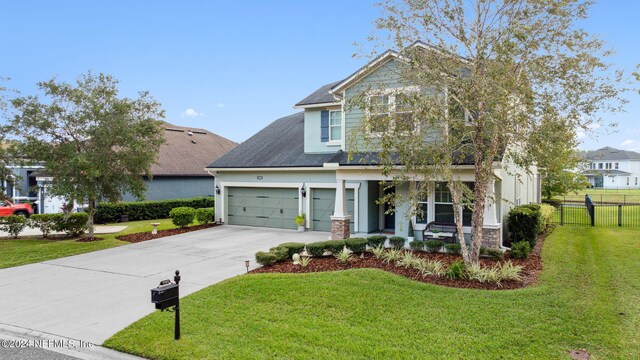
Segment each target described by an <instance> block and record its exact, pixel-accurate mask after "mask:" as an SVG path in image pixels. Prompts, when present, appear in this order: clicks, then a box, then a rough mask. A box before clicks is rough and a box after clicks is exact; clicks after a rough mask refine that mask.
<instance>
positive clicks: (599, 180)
mask: <svg viewBox="0 0 640 360" xmlns="http://www.w3.org/2000/svg"><path fill="white" fill-rule="evenodd" d="M595 183H596V184H595V187H597V188H601V187H604V178H603V177H602V176H596V177H595Z"/></svg>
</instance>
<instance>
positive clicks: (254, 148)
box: [208, 112, 335, 168]
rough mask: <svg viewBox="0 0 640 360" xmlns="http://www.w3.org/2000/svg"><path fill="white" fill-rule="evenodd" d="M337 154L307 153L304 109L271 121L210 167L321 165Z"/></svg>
mask: <svg viewBox="0 0 640 360" xmlns="http://www.w3.org/2000/svg"><path fill="white" fill-rule="evenodd" d="M334 155H335V154H334V153H328V154H305V153H304V112H299V113H296V114H293V115H289V116H285V117H283V118H280V119H278V120H276V121H274V122H272V123H271V124H269V125H268V126H267V127H265V128H264V129H262V130H260V131H259V132H258V133H257V134H255V135H253V136H252V137H250V138H249V139H248V140H247V141H245V142H243V143H242V144H240V145H238V146H237V147H236V148H235V149H233V150H231V151H230V152H228V153H227V154H226V155H224V156H222V157H221V158H220V159H218V160H216V161H215V162H213V163H212V164H211V165H209V166H208V167H209V168H273V167H322V165H323V164H324V163H325V162H329V160H330V159H331V158H332V157H333V156H334Z"/></svg>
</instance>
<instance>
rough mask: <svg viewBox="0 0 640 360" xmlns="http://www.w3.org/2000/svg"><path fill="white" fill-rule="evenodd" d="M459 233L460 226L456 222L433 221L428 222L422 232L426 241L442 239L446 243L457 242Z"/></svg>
mask: <svg viewBox="0 0 640 360" xmlns="http://www.w3.org/2000/svg"><path fill="white" fill-rule="evenodd" d="M457 235H458V227H457V226H456V224H455V223H449V222H439V221H432V222H430V223H428V224H427V227H425V228H424V230H423V232H422V239H423V240H424V241H429V240H440V241H444V242H445V243H455V242H456V237H457Z"/></svg>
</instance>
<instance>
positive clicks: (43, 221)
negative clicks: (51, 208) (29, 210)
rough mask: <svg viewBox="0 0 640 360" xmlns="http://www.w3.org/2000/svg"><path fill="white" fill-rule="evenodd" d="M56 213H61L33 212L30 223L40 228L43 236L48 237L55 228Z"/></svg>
mask: <svg viewBox="0 0 640 360" xmlns="http://www.w3.org/2000/svg"><path fill="white" fill-rule="evenodd" d="M56 215H59V214H33V215H31V217H29V224H30V225H31V226H32V227H34V228H37V229H38V230H40V232H41V233H42V236H43V237H48V236H49V235H50V234H51V232H52V231H53V229H54V228H55V223H56Z"/></svg>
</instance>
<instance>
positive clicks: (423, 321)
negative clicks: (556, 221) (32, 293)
mask: <svg viewBox="0 0 640 360" xmlns="http://www.w3.org/2000/svg"><path fill="white" fill-rule="evenodd" d="M543 261H544V267H545V269H544V271H543V273H542V274H541V279H540V282H539V284H537V285H535V286H533V287H530V288H526V289H519V290H508V291H507V290H505V291H482V290H465V289H452V288H446V287H440V286H435V285H431V284H424V283H420V282H415V281H412V280H409V279H406V278H403V277H400V276H396V275H393V274H390V273H386V272H384V271H381V270H373V269H361V270H350V271H342V272H329V273H315V274H296V275H294V274H259V275H258V274H254V275H244V276H239V277H235V278H232V279H229V280H227V281H224V282H222V283H219V284H217V285H214V286H211V287H208V288H206V289H203V290H201V291H199V292H197V293H194V294H192V295H190V296H187V297H186V298H184V299H183V300H182V301H181V305H182V310H181V315H182V339H181V340H179V341H174V340H173V314H169V313H161V312H155V313H153V314H151V315H149V316H147V317H145V318H143V319H141V320H139V321H137V322H135V323H134V324H132V325H130V326H129V327H127V328H126V329H124V330H123V331H121V332H119V333H118V334H116V335H115V336H113V337H112V338H110V339H109V340H107V341H106V342H105V345H106V346H108V347H110V348H113V349H116V350H121V351H126V352H129V353H133V354H137V355H140V356H143V357H147V358H152V359H234V358H235V359H244V358H250V359H272V358H300V359H335V358H347V359H353V358H355V359H371V358H380V359H387V358H416V359H417V358H432V359H441V358H456V359H457V358H476V359H477V358H513V359H562V358H568V353H567V351H568V350H570V349H582V348H585V349H587V350H588V351H589V352H590V353H591V354H592V359H630V358H636V357H637V354H639V353H640V332H638V331H637V329H638V328H640V290H639V289H640V229H611V228H608V229H607V228H570V227H558V228H557V229H556V230H555V232H554V233H553V234H552V235H551V236H550V237H549V238H548V240H547V242H546V244H545V246H544V250H543ZM185 280H187V279H185ZM149 306H151V304H150V305H149ZM620 313H624V315H620Z"/></svg>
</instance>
